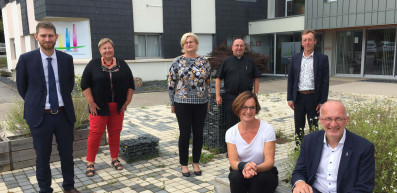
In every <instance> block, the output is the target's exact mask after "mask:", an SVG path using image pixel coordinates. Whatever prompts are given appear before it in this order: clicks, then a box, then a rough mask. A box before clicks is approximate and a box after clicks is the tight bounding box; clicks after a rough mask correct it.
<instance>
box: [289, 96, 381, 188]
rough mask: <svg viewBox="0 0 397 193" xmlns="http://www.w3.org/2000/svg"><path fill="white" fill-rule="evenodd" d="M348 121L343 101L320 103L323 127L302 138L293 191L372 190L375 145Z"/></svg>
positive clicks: (293, 179)
mask: <svg viewBox="0 0 397 193" xmlns="http://www.w3.org/2000/svg"><path fill="white" fill-rule="evenodd" d="M348 122H349V116H348V115H347V113H346V108H345V106H344V105H343V104H342V102H340V101H335V100H330V101H328V102H326V103H324V104H323V105H322V106H321V112H320V123H321V125H322V126H323V128H324V130H322V131H317V132H314V133H311V134H309V135H307V136H305V137H304V138H303V141H302V144H301V151H300V154H299V158H298V161H297V163H296V166H295V170H294V172H293V173H292V180H291V182H292V186H293V192H294V193H313V192H314V193H316V192H332V193H347V192H357V193H358V192H360V193H365V192H368V193H369V192H372V191H373V189H374V184H375V158H374V145H373V144H372V143H371V142H369V141H368V140H366V139H364V138H363V137H360V136H358V135H356V134H354V133H352V132H350V131H348V130H347V129H346V128H345V127H346V125H347V124H348Z"/></svg>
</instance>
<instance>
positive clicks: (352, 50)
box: [336, 31, 363, 74]
mask: <svg viewBox="0 0 397 193" xmlns="http://www.w3.org/2000/svg"><path fill="white" fill-rule="evenodd" d="M362 38H363V33H362V31H345V32H339V33H337V47H336V56H337V57H336V58H337V59H336V73H337V74H360V72H361V53H362Z"/></svg>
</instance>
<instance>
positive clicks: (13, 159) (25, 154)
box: [0, 127, 107, 171]
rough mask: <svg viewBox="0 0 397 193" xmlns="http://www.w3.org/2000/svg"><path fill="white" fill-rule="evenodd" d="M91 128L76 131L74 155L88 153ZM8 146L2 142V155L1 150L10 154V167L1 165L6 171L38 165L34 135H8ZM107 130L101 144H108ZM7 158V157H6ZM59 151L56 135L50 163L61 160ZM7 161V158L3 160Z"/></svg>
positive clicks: (0, 147)
mask: <svg viewBox="0 0 397 193" xmlns="http://www.w3.org/2000/svg"><path fill="white" fill-rule="evenodd" d="M88 133H89V129H88V128H87V127H85V129H78V130H75V131H74V143H73V157H74V158H79V157H83V156H85V155H86V153H87V150H86V148H87V140H88ZM6 143H7V144H8V146H7V147H8V148H7V147H2V146H1V144H2V143H1V142H0V155H1V150H6V149H7V150H8V151H7V152H5V153H4V154H5V155H6V154H7V155H9V156H8V158H9V167H8V168H7V166H3V167H1V165H0V171H1V168H3V170H4V171H6V170H7V169H8V170H15V169H21V168H26V167H30V166H34V165H36V152H35V150H34V148H33V138H32V137H24V136H11V137H8V141H6ZM106 144H107V140H106V132H105V133H104V135H103V137H102V140H101V143H100V145H106ZM4 159H5V158H4ZM2 160H3V156H1V158H0V164H1V163H2ZM59 160H60V158H59V153H58V149H57V144H56V139H55V136H54V137H53V140H52V152H51V157H50V163H51V162H55V161H59ZM3 162H5V160H4V161H3Z"/></svg>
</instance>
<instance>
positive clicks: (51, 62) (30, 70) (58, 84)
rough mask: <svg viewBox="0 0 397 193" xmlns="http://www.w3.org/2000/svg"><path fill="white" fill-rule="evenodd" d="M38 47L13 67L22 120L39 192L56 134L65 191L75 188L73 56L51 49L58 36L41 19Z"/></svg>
mask: <svg viewBox="0 0 397 193" xmlns="http://www.w3.org/2000/svg"><path fill="white" fill-rule="evenodd" d="M35 38H36V40H37V41H38V42H39V44H40V48H39V49H37V50H33V51H31V52H28V53H25V54H22V55H21V56H20V57H19V60H18V64H17V67H16V72H17V77H16V78H17V87H18V92H19V94H20V95H21V97H22V98H23V99H24V101H25V103H24V119H25V120H26V122H27V124H28V125H29V128H30V132H31V134H32V137H33V146H34V149H35V150H36V178H37V181H38V184H39V187H40V192H53V189H52V188H51V169H50V164H49V161H50V155H51V151H52V137H53V135H55V137H56V141H57V144H58V151H59V156H60V158H61V169H62V175H63V180H64V181H63V183H62V186H63V188H64V192H73V193H75V192H78V191H77V190H76V189H75V188H74V162H73V140H74V136H73V128H74V122H75V121H76V118H75V114H74V108H73V101H72V95H71V93H72V91H73V87H74V66H73V58H72V56H70V55H68V54H66V53H63V52H60V51H57V50H55V49H54V46H55V43H56V41H57V39H58V34H56V29H55V26H54V25H53V24H52V23H50V22H41V23H39V24H38V25H37V26H36V34H35Z"/></svg>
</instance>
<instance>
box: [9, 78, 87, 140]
mask: <svg viewBox="0 0 397 193" xmlns="http://www.w3.org/2000/svg"><path fill="white" fill-rule="evenodd" d="M80 81H81V78H80V77H76V85H80ZM72 99H73V106H74V111H75V115H76V122H75V124H74V128H75V129H80V128H84V127H86V126H87V125H88V122H89V121H88V116H89V114H88V104H87V102H86V100H85V98H84V97H83V95H82V92H81V89H80V86H75V90H74V91H73V93H72ZM23 105H24V102H23V100H16V101H15V102H14V104H13V106H12V107H11V110H10V112H9V113H8V114H7V115H6V117H7V121H6V122H5V128H4V129H5V130H7V131H9V132H11V133H13V134H15V135H24V136H30V129H29V126H28V124H27V123H26V121H25V119H23Z"/></svg>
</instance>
